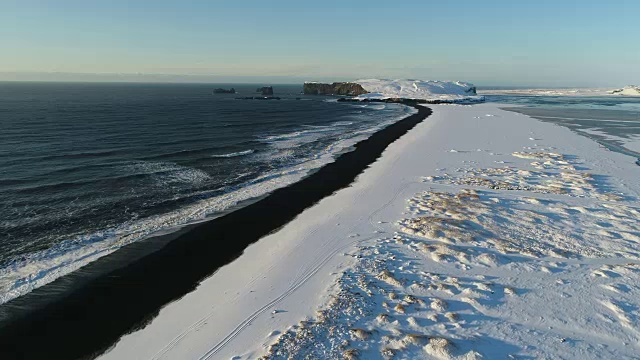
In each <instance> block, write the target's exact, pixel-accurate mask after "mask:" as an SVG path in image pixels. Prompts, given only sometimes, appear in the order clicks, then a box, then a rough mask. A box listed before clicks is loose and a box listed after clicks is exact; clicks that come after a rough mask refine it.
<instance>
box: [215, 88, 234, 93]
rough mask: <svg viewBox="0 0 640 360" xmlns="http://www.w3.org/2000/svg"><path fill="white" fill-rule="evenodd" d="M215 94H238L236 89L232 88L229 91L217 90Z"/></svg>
mask: <svg viewBox="0 0 640 360" xmlns="http://www.w3.org/2000/svg"><path fill="white" fill-rule="evenodd" d="M213 93H214V94H235V93H236V89H234V88H231V89H229V90H227V89H222V88H217V89H214V90H213Z"/></svg>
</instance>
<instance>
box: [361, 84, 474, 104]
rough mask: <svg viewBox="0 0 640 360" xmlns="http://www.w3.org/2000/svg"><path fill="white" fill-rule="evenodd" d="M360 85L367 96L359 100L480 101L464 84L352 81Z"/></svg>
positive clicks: (472, 87)
mask: <svg viewBox="0 0 640 360" xmlns="http://www.w3.org/2000/svg"><path fill="white" fill-rule="evenodd" d="M354 82H355V83H357V84H360V86H362V88H364V89H365V90H366V91H367V92H368V94H363V95H360V96H358V98H359V99H363V100H364V99H389V98H400V99H416V100H427V101H451V102H458V101H481V100H483V97H482V96H477V94H476V87H475V86H474V85H473V84H469V83H465V82H460V81H456V82H451V81H434V80H402V79H399V80H383V79H362V80H356V81H354Z"/></svg>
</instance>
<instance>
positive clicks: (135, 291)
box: [0, 104, 431, 359]
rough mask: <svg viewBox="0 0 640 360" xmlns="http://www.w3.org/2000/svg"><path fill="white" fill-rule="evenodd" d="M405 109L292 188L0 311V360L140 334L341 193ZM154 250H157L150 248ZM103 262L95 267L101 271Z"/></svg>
mask: <svg viewBox="0 0 640 360" xmlns="http://www.w3.org/2000/svg"><path fill="white" fill-rule="evenodd" d="M411 105H413V104H411ZM413 106H414V107H415V108H416V109H417V110H418V112H417V113H416V114H414V115H411V116H409V117H407V118H404V119H402V120H400V121H398V122H396V123H394V124H392V125H389V126H388V127H386V128H384V129H382V130H380V131H378V132H376V133H374V134H373V135H371V137H370V138H368V139H366V140H363V141H361V142H359V143H358V144H356V145H355V149H354V150H353V151H351V152H348V153H344V154H342V155H340V156H339V157H338V158H337V159H336V160H335V161H334V162H333V163H330V164H328V165H326V166H324V167H322V168H321V169H319V170H318V171H316V172H314V173H313V174H311V175H309V176H307V177H306V178H304V179H302V180H301V181H299V182H297V183H294V184H292V185H290V186H287V187H285V188H282V189H279V190H276V191H274V192H273V193H271V194H270V195H268V196H266V197H264V198H263V199H261V200H259V201H256V202H254V203H252V204H250V205H247V206H245V207H243V208H240V209H238V210H236V211H233V212H231V213H229V214H226V215H224V216H221V217H219V218H216V219H213V220H211V221H208V222H205V223H202V224H199V225H197V226H193V227H191V228H189V229H187V230H183V231H181V232H179V233H177V234H174V235H172V236H170V238H165V240H164V241H161V242H158V243H156V244H155V245H151V246H152V247H153V246H155V247H156V248H154V249H153V250H155V251H152V252H149V249H146V251H142V250H139V249H140V248H141V246H143V245H139V244H138V245H136V244H134V245H136V246H132V247H130V248H129V247H128V248H124V249H123V250H122V251H119V252H116V253H115V254H114V255H113V256H123V255H122V254H126V253H127V251H131V250H130V249H134V250H133V251H132V253H130V254H129V256H130V257H132V259H135V261H132V262H130V263H129V264H128V265H126V266H124V267H120V268H116V269H112V270H110V271H107V272H103V273H102V274H100V275H96V276H93V277H91V279H89V280H85V281H84V282H83V283H81V284H79V285H78V284H75V286H74V287H73V288H72V290H71V291H67V292H65V296H64V297H62V298H59V299H56V300H55V301H53V302H49V303H42V305H41V306H35V307H30V308H29V309H28V311H25V309H24V307H23V306H22V305H21V304H26V303H27V302H28V301H32V302H34V303H37V302H38V297H39V296H42V294H46V293H47V291H48V289H50V290H55V289H56V288H60V287H65V286H68V284H69V281H70V280H69V279H70V278H71V277H62V278H60V279H58V280H56V281H54V282H52V283H51V284H48V285H46V286H43V287H42V288H40V289H38V290H36V291H34V292H33V293H31V294H28V295H25V296H24V297H22V298H18V299H16V300H14V301H10V302H9V303H7V304H4V305H2V308H3V309H2V312H3V313H5V315H7V314H8V315H7V317H6V321H4V322H3V323H2V325H0V326H1V327H0V358H2V359H36V358H37V359H76V358H92V357H95V356H97V355H99V354H100V353H103V352H104V351H106V350H107V349H108V348H109V347H110V346H112V345H113V344H114V343H115V342H116V341H117V340H118V339H119V338H120V337H121V336H122V335H123V334H126V333H128V332H131V331H133V330H135V329H139V328H141V327H144V326H145V324H146V323H148V322H149V321H151V320H152V319H153V318H154V317H155V316H156V315H157V314H158V312H159V310H160V309H161V308H162V307H163V306H164V305H166V304H167V303H169V302H171V301H174V300H177V299H179V298H180V297H182V296H183V295H185V294H186V293H188V292H190V291H192V290H194V289H195V288H196V287H197V285H198V284H199V282H201V281H202V280H203V279H205V278H206V277H208V276H210V275H211V274H213V273H214V272H215V271H216V269H218V268H219V267H221V266H223V265H225V264H227V263H229V262H231V261H232V260H233V259H235V258H236V257H238V256H239V255H240V254H242V251H243V250H244V249H245V248H246V247H247V246H248V245H249V244H251V243H253V242H255V241H257V240H258V239H260V238H261V237H263V236H265V235H267V234H269V233H271V232H274V231H276V230H277V229H279V228H280V227H282V226H283V225H285V224H286V223H288V222H290V221H291V220H293V219H294V218H295V217H296V216H297V215H298V214H300V213H301V212H302V211H303V210H304V209H306V208H308V207H310V206H312V205H313V204H315V203H317V202H318V201H320V200H321V199H323V198H324V197H326V196H329V195H331V194H332V193H334V192H335V191H337V190H339V189H341V188H344V187H347V186H349V185H350V184H351V183H352V182H353V181H354V179H355V178H356V177H357V176H358V174H360V173H361V172H362V171H363V170H365V169H366V168H367V167H368V166H369V165H370V164H372V163H373V162H374V161H376V159H378V157H379V156H380V155H381V154H382V152H383V151H384V149H385V148H386V147H387V146H388V145H389V144H390V143H392V142H394V141H395V140H397V139H398V138H400V137H401V136H402V135H404V134H405V133H407V132H408V131H409V130H411V129H412V128H413V127H414V126H416V125H417V124H419V123H420V122H421V121H423V120H424V119H425V118H426V117H428V116H429V115H430V114H431V110H430V109H428V108H425V107H422V106H415V105H413ZM168 240H171V241H168ZM158 244H161V245H163V246H162V247H160V248H157V247H158V246H159V245H158ZM136 249H138V250H136ZM137 251H138V252H137ZM109 258H111V256H107V257H105V258H104V259H102V261H101V262H102V263H107V262H108V261H109ZM81 271H82V270H81ZM72 275H73V274H72Z"/></svg>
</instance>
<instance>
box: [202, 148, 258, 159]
mask: <svg viewBox="0 0 640 360" xmlns="http://www.w3.org/2000/svg"><path fill="white" fill-rule="evenodd" d="M254 152H255V151H254V150H252V149H250V150H245V151H238V152H232V153H228V154H214V155H211V157H213V158H232V157H238V156H244V155H250V154H253V153H254Z"/></svg>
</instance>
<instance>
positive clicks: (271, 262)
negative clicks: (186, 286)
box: [99, 104, 640, 360]
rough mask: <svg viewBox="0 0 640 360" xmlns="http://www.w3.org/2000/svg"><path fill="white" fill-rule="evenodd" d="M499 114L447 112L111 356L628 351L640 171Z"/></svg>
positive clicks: (560, 130) (605, 354)
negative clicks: (614, 320) (637, 180)
mask: <svg viewBox="0 0 640 360" xmlns="http://www.w3.org/2000/svg"><path fill="white" fill-rule="evenodd" d="M500 107H501V105H496V104H480V105H476V106H451V105H434V106H433V107H431V108H432V109H433V114H432V115H431V116H430V118H429V121H425V122H422V123H420V124H419V125H417V126H416V127H415V128H414V129H413V130H411V131H410V132H409V133H407V134H406V135H405V136H403V137H402V138H401V139H400V140H398V141H396V142H394V143H393V144H391V145H390V146H389V147H388V148H387V149H386V150H385V151H384V153H383V155H382V156H381V157H380V159H379V160H378V161H376V162H375V163H374V164H373V165H372V166H370V167H369V168H367V169H366V170H365V171H364V172H363V173H362V174H361V175H359V176H358V178H357V181H355V182H354V183H353V185H351V186H349V187H347V188H344V189H342V190H340V191H338V192H336V193H335V194H333V195H332V196H328V197H326V198H324V199H323V200H322V201H320V202H319V203H317V204H316V205H314V206H312V207H310V208H308V209H306V210H305V211H304V212H303V213H301V214H300V215H299V216H297V217H296V219H295V220H293V221H291V222H289V223H288V224H287V225H286V226H284V227H282V228H281V229H279V230H278V231H277V232H274V233H272V234H270V235H268V236H266V237H264V238H262V239H261V240H260V241H258V242H256V243H254V244H252V245H251V246H249V247H248V248H247V249H246V250H245V252H244V253H243V254H242V255H241V256H240V257H239V258H238V259H237V260H235V261H233V262H232V263H230V264H228V265H226V266H224V267H222V268H221V269H220V270H219V271H218V272H216V274H214V275H213V276H211V277H209V278H207V279H206V280H205V281H203V282H202V283H201V284H200V286H199V287H198V289H196V290H195V291H193V292H191V293H189V294H188V295H186V296H184V297H183V298H181V299H180V300H179V301H176V302H173V303H171V304H169V305H167V306H166V307H164V308H163V309H162V310H161V312H160V314H159V315H158V316H157V317H156V318H155V319H154V320H153V321H152V322H151V323H150V324H149V325H148V326H147V327H146V328H144V329H141V330H139V331H136V332H133V333H131V334H128V335H126V336H124V337H122V338H121V339H120V340H119V341H118V343H117V344H116V345H115V346H114V348H112V349H111V350H110V351H109V352H107V353H105V354H103V355H102V356H100V357H99V359H100V360H112V359H113V360H119V359H129V358H141V359H143V358H144V359H158V360H159V359H201V360H203V359H238V360H249V359H256V358H262V356H264V359H287V358H304V357H309V358H343V357H345V356H347V357H351V358H353V356H355V355H354V354H357V356H358V358H363V359H369V358H371V359H377V358H389V357H391V356H392V355H394V354H396V356H398V357H402V358H432V357H438V358H465V356H466V358H469V359H471V358H476V359H477V358H478V356H477V355H478V354H479V355H481V356H483V357H482V358H491V359H493V358H537V357H541V356H542V357H550V358H555V357H563V358H576V357H579V356H578V355H579V354H580V355H581V356H583V355H584V354H591V356H590V357H589V356H588V357H587V358H592V359H599V358H626V357H629V356H631V355H630V354H634V351H636V352H637V346H636V345H635V344H637V334H636V333H635V332H634V331H635V329H634V327H633V325H632V324H634V322H635V323H637V318H638V317H637V315H636V314H635V313H634V312H633V309H634V308H637V307H638V306H639V305H640V304H639V303H638V299H640V287H638V286H637V284H638V281H640V250H639V248H640V238H639V237H638V236H639V234H640V227H639V225H638V223H637V217H638V214H640V207H639V205H638V199H639V198H640V187H639V186H638V184H637V182H636V181H634V179H637V177H638V176H640V169H639V168H637V167H636V166H635V165H633V164H631V163H630V158H629V157H628V156H625V155H622V154H618V153H614V152H610V151H607V150H606V149H604V148H602V147H600V146H599V145H598V144H597V143H595V142H593V141H592V140H591V139H589V138H586V137H583V136H579V135H577V134H575V133H573V132H572V131H570V130H569V129H567V128H565V127H563V126H560V125H556V124H550V123H545V122H542V121H539V120H536V119H533V118H531V117H528V116H524V115H521V114H517V113H513V112H508V111H504V110H501V109H500ZM482 179H484V180H482ZM421 219H423V220H424V221H421ZM568 224H569V226H568ZM571 224H573V225H571ZM608 319H618V320H619V321H618V322H614V323H612V322H611V321H609V320H608ZM630 325H631V327H630ZM591 334H608V336H606V337H602V336H598V335H591ZM600 345H604V346H600ZM583 357H584V356H583Z"/></svg>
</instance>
